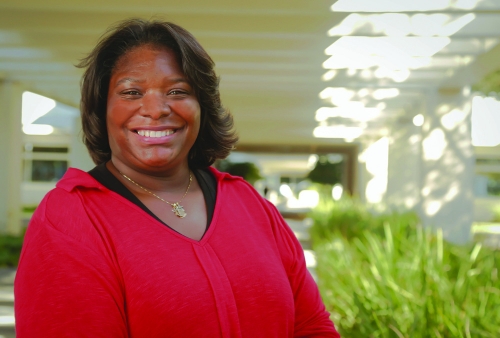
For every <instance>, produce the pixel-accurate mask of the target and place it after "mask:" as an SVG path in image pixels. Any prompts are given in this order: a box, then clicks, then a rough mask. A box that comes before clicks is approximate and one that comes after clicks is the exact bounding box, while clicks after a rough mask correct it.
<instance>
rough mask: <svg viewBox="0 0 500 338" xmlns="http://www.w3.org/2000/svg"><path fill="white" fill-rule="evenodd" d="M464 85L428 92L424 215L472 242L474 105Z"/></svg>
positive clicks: (450, 234) (460, 240)
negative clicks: (472, 129)
mask: <svg viewBox="0 0 500 338" xmlns="http://www.w3.org/2000/svg"><path fill="white" fill-rule="evenodd" d="M468 96H469V94H468V93H467V91H466V90H462V89H461V88H456V89H446V90H445V89H441V90H440V91H429V92H428V93H427V100H426V102H427V109H426V110H427V114H426V116H425V118H426V121H425V124H424V126H423V128H422V137H423V138H422V156H421V159H422V162H421V168H422V186H421V190H420V192H421V199H422V203H421V212H420V213H421V215H420V216H421V218H422V221H423V223H424V224H425V225H428V226H434V227H441V228H443V231H444V235H445V238H447V239H448V240H450V241H452V242H456V243H465V242H467V241H468V240H470V229H471V225H472V221H473V212H474V193H473V179H474V166H475V158H474V150H473V147H472V141H471V133H470V130H471V128H470V113H471V104H470V98H469V97H468Z"/></svg>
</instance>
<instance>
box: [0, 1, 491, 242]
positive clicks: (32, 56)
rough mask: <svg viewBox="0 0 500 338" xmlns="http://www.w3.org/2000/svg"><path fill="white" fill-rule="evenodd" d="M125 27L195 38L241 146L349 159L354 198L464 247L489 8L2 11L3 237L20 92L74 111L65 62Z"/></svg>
mask: <svg viewBox="0 0 500 338" xmlns="http://www.w3.org/2000/svg"><path fill="white" fill-rule="evenodd" d="M130 17H141V18H161V19H166V20H169V21H172V22H174V23H177V24H180V25H181V26H183V27H185V28H187V29H188V30H189V31H191V32H192V33H193V34H194V35H195V36H196V37H197V38H198V39H199V41H200V42H201V44H202V45H203V46H204V47H205V48H206V49H207V51H208V52H209V54H210V55H211V56H212V57H213V59H214V61H215V63H216V65H217V70H218V73H219V75H220V77H221V92H222V96H223V102H224V104H225V106H227V107H228V108H229V109H230V110H231V112H232V113H233V114H234V117H235V121H236V126H237V129H238V132H239V134H240V148H241V149H242V150H245V149H246V150H253V151H258V150H259V148H262V149H265V150H266V151H272V149H280V150H282V151H287V149H288V150H289V151H294V149H300V152H305V151H309V152H311V153H313V152H315V151H316V149H327V150H326V151H328V149H331V150H332V151H342V150H345V149H350V151H351V150H352V151H353V152H352V151H351V152H350V154H353V155H352V156H354V159H355V160H357V159H358V158H357V154H359V161H355V162H356V163H354V164H353V166H352V168H351V169H352V172H355V173H357V174H356V175H354V174H353V177H354V178H353V182H354V183H353V184H354V185H355V188H353V190H354V191H355V192H356V193H357V194H359V195H360V196H361V197H362V198H364V199H365V200H367V201H368V202H373V203H376V202H386V203H389V204H394V205H397V206H402V207H406V208H414V209H416V210H417V211H418V212H419V213H420V214H421V216H422V217H423V219H424V221H425V222H426V223H428V224H434V223H435V224H439V225H440V224H442V223H443V222H445V223H447V224H450V228H449V231H447V232H446V231H445V234H447V235H448V236H449V237H452V238H453V237H455V239H456V240H459V241H460V240H463V239H464V238H466V237H467V233H468V231H469V227H470V223H471V217H472V216H470V217H469V216H467V215H468V214H472V202H471V201H472V195H471V194H472V183H471V182H469V181H470V180H472V176H473V174H474V151H476V152H477V151H481V149H477V148H476V150H474V148H473V146H472V143H471V137H470V111H471V109H470V102H471V95H472V92H471V90H470V86H471V84H473V83H475V82H477V81H479V80H480V79H481V78H482V77H484V75H486V74H487V73H489V72H491V71H493V70H495V69H497V68H499V67H500V44H499V42H500V1H499V0H453V1H450V0H433V1H427V0H420V1H406V0H398V1H390V0H380V1H368V0H350V1H347V0H338V1H336V2H335V1H333V0H328V1H325V0H316V1H302V0H300V1H299V0H287V1H284V0H278V1H262V0H256V1H247V2H241V1H240V2H236V1H230V0H214V1H200V0H190V1H189V0H188V1H184V2H181V3H178V2H173V1H158V0H145V1H141V2H137V1H130V0H124V1H119V2H118V1H108V0H100V1H97V0H86V1H82V0H72V1H62V0H47V1H43V2H41V1H37V0H18V1H0V93H1V97H2V106H1V107H0V129H1V130H2V132H1V135H2V136H1V137H2V142H0V154H2V157H3V158H4V162H3V164H2V166H1V172H2V175H1V176H2V177H3V178H2V179H1V180H0V187H1V188H2V194H3V195H4V197H2V198H0V200H1V201H5V203H1V204H2V205H1V206H0V222H3V223H4V224H5V223H6V224H10V225H7V229H9V228H10V229H13V227H15V226H14V225H12V224H13V223H12V222H17V221H16V217H15V214H16V212H15V211H13V210H14V209H16V208H18V207H19V203H18V200H19V193H17V192H16V191H17V190H16V189H17V188H16V186H19V182H20V180H21V177H20V174H19V172H20V171H21V164H20V163H21V160H20V159H21V152H22V147H21V146H20V144H22V142H23V139H22V134H21V133H20V130H21V120H20V114H21V107H20V95H21V93H22V92H23V91H25V90H28V91H32V92H35V93H38V94H41V95H44V96H47V97H50V98H52V99H54V100H57V101H58V102H60V103H63V104H65V105H68V106H73V107H77V106H78V104H79V81H80V76H81V70H79V69H77V68H75V67H74V65H75V64H76V63H78V60H79V59H81V58H82V57H84V56H85V55H86V53H88V52H89V51H90V50H91V49H92V47H93V46H94V44H95V43H96V41H97V39H98V38H99V36H100V35H101V34H102V33H103V32H104V31H105V30H106V28H107V27H108V26H109V25H110V24H112V23H114V22H116V21H119V20H123V19H125V18H130ZM443 121H444V122H443ZM35 123H36V122H35ZM287 147H288V148H287ZM304 149H305V150H304ZM353 149H354V150H353ZM444 173H447V174H446V175H444ZM450 173H452V174H450ZM6 194H8V197H7V195H6ZM457 210H460V211H461V212H460V213H459V214H457V213H456V211H457ZM8 215H9V216H8ZM12 215H14V216H12ZM9 217H10V218H9ZM9 219H10V220H11V221H9ZM4 228H5V227H4Z"/></svg>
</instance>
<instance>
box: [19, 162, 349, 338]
mask: <svg viewBox="0 0 500 338" xmlns="http://www.w3.org/2000/svg"><path fill="white" fill-rule="evenodd" d="M211 170H212V172H213V173H214V175H215V176H216V178H217V182H218V186H217V201H216V206H215V211H214V215H213V219H212V223H211V225H210V227H209V229H208V231H207V233H206V234H205V235H204V237H203V238H202V239H201V240H200V241H195V240H192V239H190V238H187V237H185V236H183V235H181V234H179V233H177V232H175V231H173V230H171V229H170V228H168V227H165V225H163V224H161V223H160V222H158V221H157V220H156V219H154V218H153V217H151V216H150V215H148V214H147V213H146V212H145V211H144V210H142V209H140V208H139V207H138V206H137V205H135V204H134V203H132V202H130V201H129V200H127V199H125V198H123V197H122V196H120V195H118V194H116V193H115V192H113V191H110V190H109V189H107V188H105V187H104V186H102V185H101V184H100V183H98V182H97V181H96V180H95V179H93V178H92V177H91V176H90V175H89V174H87V173H85V172H83V171H80V170H78V169H69V170H68V172H67V173H66V175H65V176H64V177H63V178H62V179H61V181H60V182H59V183H58V184H57V187H56V188H55V189H54V190H52V191H51V192H49V193H48V194H47V196H46V197H45V198H44V200H43V201H42V203H41V204H40V206H39V207H38V208H37V210H36V212H35V214H34V215H33V218H32V220H31V222H30V225H29V227H28V231H27V233H26V238H25V243H24V247H23V252H22V254H21V259H20V262H19V268H18V272H17V276H16V281H15V286H14V292H15V313H16V332H17V337H18V338H24V337H29V338H35V337H72V338H73V337H106V338H109V337H147V338H153V337H162V338H163V337H211V338H213V337H228V338H229V337H249V338H255V337H277V338H278V337H279V338H283V337H339V335H338V333H337V332H336V330H335V328H334V326H333V323H332V322H331V321H330V319H329V314H328V312H326V311H325V307H324V305H323V303H322V301H321V298H320V296H319V293H318V289H317V287H316V284H315V283H314V281H313V279H312V278H311V276H310V274H309V273H308V271H307V269H306V266H305V260H304V256H303V251H302V248H301V246H300V244H299V243H298V241H297V239H296V238H295V236H294V234H293V232H292V231H291V230H290V229H289V227H288V226H287V225H286V223H285V222H284V220H283V219H282V218H281V216H280V215H279V213H278V211H277V210H276V209H275V208H274V206H273V205H272V204H270V203H269V202H267V201H266V200H265V199H263V198H261V197H260V195H259V194H258V193H257V192H256V191H255V190H254V189H253V188H252V187H251V186H250V185H249V184H247V183H246V182H245V181H243V180H242V179H240V178H237V177H233V176H230V175H228V174H225V173H220V172H218V171H216V170H215V169H211Z"/></svg>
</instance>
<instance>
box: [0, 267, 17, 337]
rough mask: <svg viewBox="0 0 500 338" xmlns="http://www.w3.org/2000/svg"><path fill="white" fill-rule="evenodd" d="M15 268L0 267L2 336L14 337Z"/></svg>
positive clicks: (0, 331) (0, 330)
mask: <svg viewBox="0 0 500 338" xmlns="http://www.w3.org/2000/svg"><path fill="white" fill-rule="evenodd" d="M15 275H16V270H15V269H0V338H14V337H15V336H16V333H15V330H14V277H15Z"/></svg>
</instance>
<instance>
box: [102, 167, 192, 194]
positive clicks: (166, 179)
mask: <svg viewBox="0 0 500 338" xmlns="http://www.w3.org/2000/svg"><path fill="white" fill-rule="evenodd" d="M106 167H107V168H108V170H109V171H110V172H111V173H112V174H113V175H115V176H116V177H117V178H118V179H119V180H120V181H122V182H125V185H126V186H128V187H130V183H132V182H133V183H135V184H136V185H139V186H140V187H142V188H146V189H147V190H150V191H152V192H158V193H171V194H179V193H184V192H185V190H186V187H187V186H188V184H189V177H190V175H191V173H190V169H189V166H188V165H187V163H185V164H184V165H182V166H177V167H175V168H172V169H169V170H165V171H148V172H146V171H143V170H137V169H134V168H131V167H128V166H126V165H124V164H122V163H119V162H118V161H113V159H111V161H109V162H107V163H106Z"/></svg>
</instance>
